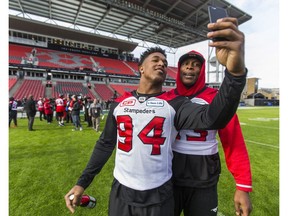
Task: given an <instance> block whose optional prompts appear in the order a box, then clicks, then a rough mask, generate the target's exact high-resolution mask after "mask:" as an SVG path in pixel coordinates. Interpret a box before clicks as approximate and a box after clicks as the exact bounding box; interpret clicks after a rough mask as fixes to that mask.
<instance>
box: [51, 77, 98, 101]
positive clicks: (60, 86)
mask: <svg viewBox="0 0 288 216" xmlns="http://www.w3.org/2000/svg"><path fill="white" fill-rule="evenodd" d="M59 94H64V95H67V94H69V95H82V96H83V97H84V96H86V97H91V98H92V99H94V98H95V96H94V95H93V93H92V92H91V91H90V89H89V88H88V87H85V86H83V84H82V83H81V82H66V81H57V82H56V85H55V86H53V88H52V97H53V98H57V97H58V96H59Z"/></svg>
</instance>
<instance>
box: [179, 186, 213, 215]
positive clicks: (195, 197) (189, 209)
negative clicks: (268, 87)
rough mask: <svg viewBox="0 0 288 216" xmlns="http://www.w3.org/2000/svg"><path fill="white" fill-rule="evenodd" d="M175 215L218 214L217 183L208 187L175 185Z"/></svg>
mask: <svg viewBox="0 0 288 216" xmlns="http://www.w3.org/2000/svg"><path fill="white" fill-rule="evenodd" d="M174 200H175V213H174V214H175V216H180V215H181V212H182V211H183V212H184V215H185V216H199V215H205V216H216V215H217V211H218V195H217V185H214V186H211V187H207V188H192V187H180V186H174Z"/></svg>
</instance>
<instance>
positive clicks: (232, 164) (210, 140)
mask: <svg viewBox="0 0 288 216" xmlns="http://www.w3.org/2000/svg"><path fill="white" fill-rule="evenodd" d="M187 58H197V59H198V60H200V62H201V63H202V67H201V70H200V74H199V77H198V80H197V81H196V82H195V84H194V85H193V86H192V87H189V88H187V87H186V86H184V84H183V83H182V82H181V78H180V68H181V64H182V63H183V61H184V60H186V59H187ZM176 84H177V87H176V89H175V90H176V92H177V93H178V94H180V95H184V96H188V97H189V96H190V97H189V98H190V99H191V100H193V102H195V103H206V104H210V103H211V101H212V100H213V98H214V97H215V95H216V94H217V90H216V89H213V88H210V87H205V59H204V57H203V56H202V55H201V54H200V53H198V52H196V51H194V50H192V51H191V52H188V53H186V54H184V55H183V56H182V57H181V58H180V59H179V62H178V73H177V78H176ZM194 132H195V133H196V134H197V133H198V132H197V131H194ZM182 133H184V134H185V133H187V135H189V134H190V133H191V132H187V131H186V132H185V131H183V132H182ZM188 133H189V134H188ZM179 134H180V135H181V131H180V133H179ZM199 134H200V135H199ZM199 134H198V135H199V136H200V138H201V137H202V136H206V137H202V138H203V140H205V141H200V140H201V139H199V137H197V139H196V138H195V139H193V136H192V139H191V140H190V141H187V140H184V139H183V140H176V142H175V143H174V144H173V150H174V151H176V152H178V153H181V154H190V155H197V156H198V155H202V156H203V158H205V156H207V155H211V154H213V153H216V152H218V146H217V141H216V138H215V136H216V131H212V130H211V131H208V135H207V133H199ZM209 134H210V137H209ZM218 134H219V137H220V140H221V143H222V146H223V150H224V153H225V160H226V165H227V167H228V169H229V171H230V172H231V174H232V175H233V177H234V180H235V182H236V188H237V189H239V190H243V191H248V192H250V191H252V174H251V168H250V160H249V156H248V152H247V149H246V145H245V141H244V137H243V134H242V130H241V127H240V123H239V120H238V117H237V115H234V117H233V118H232V119H231V120H230V122H229V123H228V124H227V125H226V127H225V128H223V129H220V130H218ZM198 135H197V136H198ZM195 137H196V136H195ZM199 144H200V145H199ZM205 148H206V149H205ZM209 148H210V149H209ZM203 149H204V150H203ZM205 152H206V153H207V152H211V153H207V155H205ZM212 152H213V153H212ZM198 168H199V169H200V170H201V168H200V167H198ZM206 168H207V167H205V166H203V169H206ZM190 172H192V171H190ZM196 175H198V174H193V173H192V174H191V176H192V178H193V179H194V177H195V179H198V180H199V179H200V178H202V177H200V176H196ZM215 175H218V173H215ZM180 176H181V173H180ZM207 180H208V179H207ZM192 181H193V180H192ZM201 181H205V180H203V179H201V180H199V183H200V184H202V183H201ZM195 184H196V185H197V184H198V183H195Z"/></svg>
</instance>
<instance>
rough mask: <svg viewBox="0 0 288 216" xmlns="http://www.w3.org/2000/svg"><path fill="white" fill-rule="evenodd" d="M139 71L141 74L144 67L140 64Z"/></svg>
mask: <svg viewBox="0 0 288 216" xmlns="http://www.w3.org/2000/svg"><path fill="white" fill-rule="evenodd" d="M139 72H140V74H143V73H144V68H143V66H142V65H141V66H140V67H139Z"/></svg>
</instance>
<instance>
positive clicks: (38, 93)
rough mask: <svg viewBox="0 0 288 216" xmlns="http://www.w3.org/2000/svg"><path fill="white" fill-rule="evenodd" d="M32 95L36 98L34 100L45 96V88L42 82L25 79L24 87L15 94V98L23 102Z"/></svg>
mask: <svg viewBox="0 0 288 216" xmlns="http://www.w3.org/2000/svg"><path fill="white" fill-rule="evenodd" d="M31 94H32V95H33V96H34V99H38V98H39V97H44V96H45V87H44V85H42V81H41V80H28V79H25V80H24V81H23V83H22V85H21V86H20V87H19V88H18V89H17V91H16V92H15V94H14V98H15V99H20V100H21V99H22V98H24V97H28V96H29V95H31Z"/></svg>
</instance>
